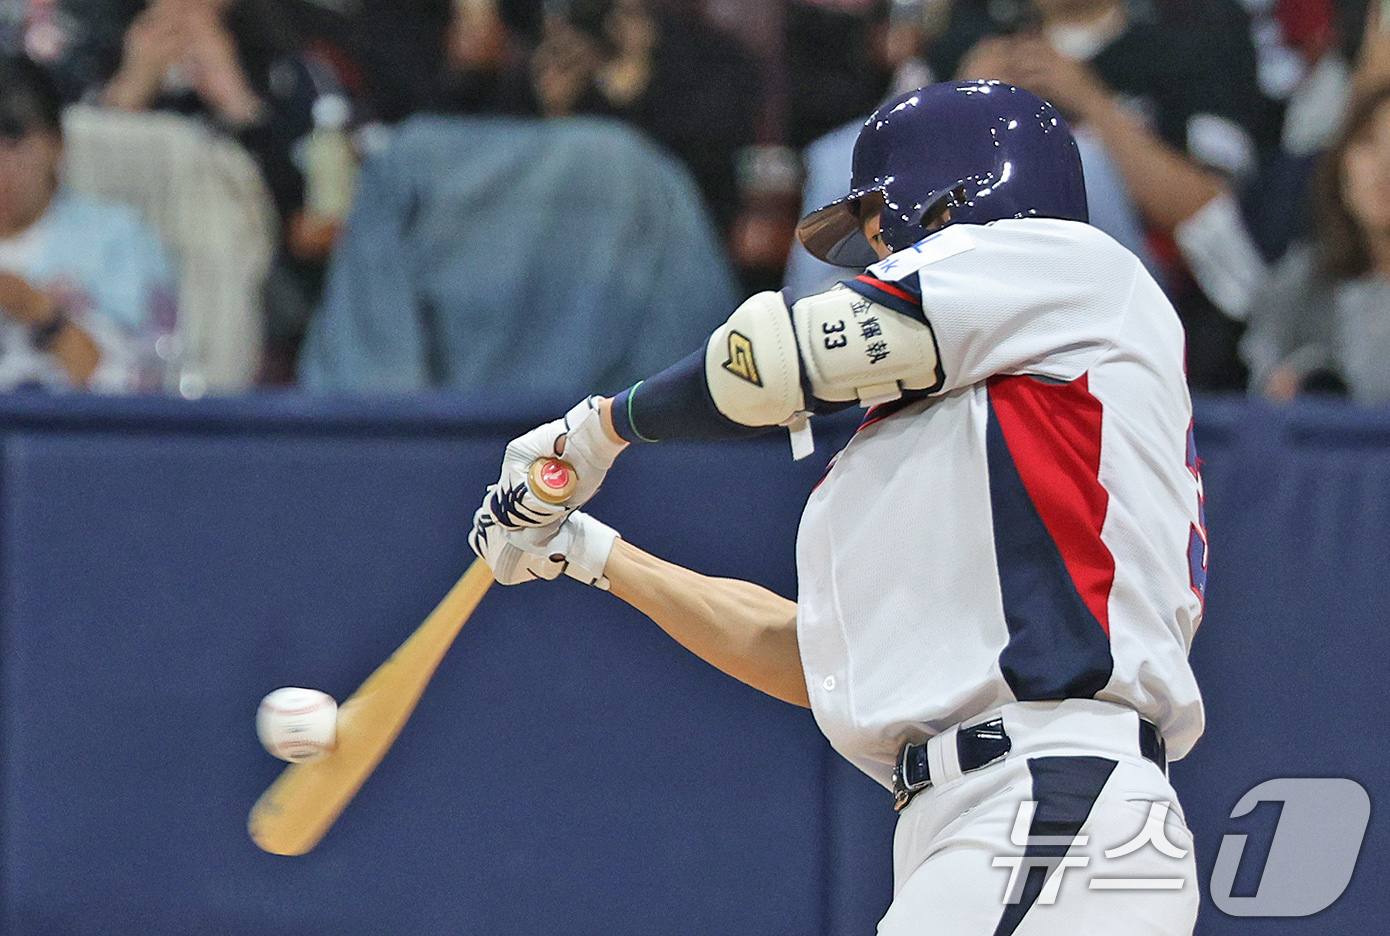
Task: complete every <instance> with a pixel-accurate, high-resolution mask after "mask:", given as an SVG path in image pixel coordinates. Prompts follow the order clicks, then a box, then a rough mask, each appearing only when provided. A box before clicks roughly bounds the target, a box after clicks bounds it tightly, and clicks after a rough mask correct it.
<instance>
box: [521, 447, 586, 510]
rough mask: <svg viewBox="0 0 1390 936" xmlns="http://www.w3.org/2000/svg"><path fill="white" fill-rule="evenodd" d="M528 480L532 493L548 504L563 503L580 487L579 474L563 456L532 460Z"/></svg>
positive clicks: (527, 474)
mask: <svg viewBox="0 0 1390 936" xmlns="http://www.w3.org/2000/svg"><path fill="white" fill-rule="evenodd" d="M526 480H527V482H528V484H529V486H530V488H531V493H532V494H535V495H536V496H537V497H539V498H540V499H541V500H543V501H545V502H546V503H547V504H562V503H564V502H565V501H566V500H568V499H569V497H570V495H571V494H573V493H574V489H575V488H576V487H578V485H579V474H578V472H576V471H575V470H574V466H573V465H571V464H570V463H569V462H567V461H565V460H564V459H562V458H537V459H536V460H535V461H533V462H531V467H530V468H529V469H528V470H527V472H526Z"/></svg>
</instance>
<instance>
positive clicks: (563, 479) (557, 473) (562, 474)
mask: <svg viewBox="0 0 1390 936" xmlns="http://www.w3.org/2000/svg"><path fill="white" fill-rule="evenodd" d="M541 483H543V484H544V485H545V486H546V487H548V488H551V489H553V490H556V491H559V490H563V489H564V488H565V487H566V486H567V485H568V484H569V483H570V470H569V468H567V467H566V466H565V464H564V463H563V462H558V461H554V460H553V459H552V460H549V461H547V462H546V463H545V464H543V465H541Z"/></svg>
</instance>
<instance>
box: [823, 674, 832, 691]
mask: <svg viewBox="0 0 1390 936" xmlns="http://www.w3.org/2000/svg"><path fill="white" fill-rule="evenodd" d="M821 685H822V686H824V687H825V691H826V692H834V691H835V677H834V676H827V677H825V682H823V683H821Z"/></svg>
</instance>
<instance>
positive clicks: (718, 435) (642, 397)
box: [613, 348, 777, 442]
mask: <svg viewBox="0 0 1390 936" xmlns="http://www.w3.org/2000/svg"><path fill="white" fill-rule="evenodd" d="M613 428H614V429H616V430H618V435H620V436H622V437H623V438H624V439H626V440H627V441H629V442H664V441H667V440H671V439H743V438H747V437H749V436H755V435H762V434H763V433H765V432H769V431H771V430H773V429H776V428H777V427H776V426H745V425H742V424H741V423H736V422H734V421H733V420H732V419H730V418H729V417H727V416H725V415H724V414H723V413H721V412H719V410H718V409H717V408H716V407H715V405H714V400H713V398H711V397H710V395H709V384H708V383H706V382H705V349H704V348H701V349H700V350H699V351H696V352H695V353H694V354H691V355H690V356H689V357H685V358H682V359H681V360H679V361H677V362H676V363H675V364H672V365H671V366H670V367H668V368H666V369H665V370H664V371H662V372H661V373H659V374H657V375H655V376H654V377H648V378H647V379H646V380H642V381H638V382H637V383H636V384H635V385H634V386H632V387H630V388H628V389H627V390H624V391H623V392H622V393H620V394H618V395H617V396H616V397H614V398H613Z"/></svg>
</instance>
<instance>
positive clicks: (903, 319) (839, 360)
mask: <svg viewBox="0 0 1390 936" xmlns="http://www.w3.org/2000/svg"><path fill="white" fill-rule="evenodd" d="M792 321H793V325H794V328H795V331H796V337H797V340H798V343H799V346H800V349H801V360H802V363H803V365H804V367H805V368H806V377H807V379H808V381H809V382H810V385H811V392H812V393H813V394H815V396H816V398H817V399H820V400H826V401H828V402H850V401H858V402H859V403H861V404H862V405H864V406H871V405H873V404H875V403H882V402H885V401H887V400H895V399H897V398H898V397H900V396H902V392H903V391H904V390H927V391H931V390H938V389H940V388H941V386H942V385H943V384H944V383H945V382H946V378H945V373H944V371H943V370H942V368H941V356H940V354H939V353H938V350H937V345H936V335H935V334H933V332H932V329H931V326H930V325H928V324H927V323H926V322H925V321H918V320H917V319H914V318H910V317H908V316H906V315H903V314H902V313H900V312H896V311H894V310H893V309H890V308H888V307H887V306H883V305H879V304H878V303H877V302H874V301H873V300H871V299H867V298H865V297H864V296H861V295H859V294H858V293H856V292H854V291H853V290H851V289H848V288H846V287H844V286H836V287H834V288H833V289H830V290H827V291H826V292H823V293H820V294H818V295H815V296H807V297H806V298H805V299H802V300H800V301H798V302H797V303H796V304H795V305H794V306H792Z"/></svg>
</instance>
